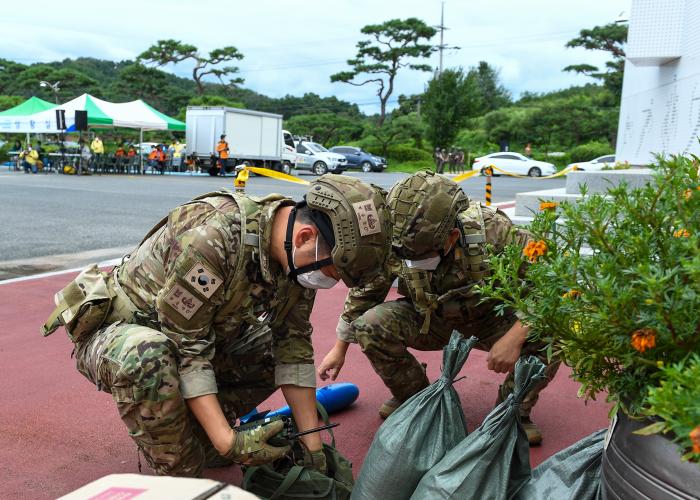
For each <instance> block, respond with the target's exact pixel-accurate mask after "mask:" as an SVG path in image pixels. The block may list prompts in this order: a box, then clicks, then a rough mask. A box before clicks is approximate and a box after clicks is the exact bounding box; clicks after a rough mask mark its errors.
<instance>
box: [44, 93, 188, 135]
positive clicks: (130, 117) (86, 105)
mask: <svg viewBox="0 0 700 500" xmlns="http://www.w3.org/2000/svg"><path fill="white" fill-rule="evenodd" d="M58 109H63V110H65V112H66V126H67V131H68V132H72V131H74V130H75V112H76V111H87V122H88V127H90V128H93V127H102V128H103V127H124V128H135V129H140V130H178V131H184V130H185V124H184V123H183V122H181V121H179V120H176V119H174V118H171V117H169V116H167V115H165V114H163V113H161V112H160V111H158V110H156V109H154V108H152V107H151V106H149V105H148V104H146V103H145V102H143V101H142V100H140V99H139V100H136V101H131V102H123V103H115V102H108V101H103V100H102V99H98V98H97V97H93V96H91V95H90V94H83V95H81V96H79V97H76V98H75V99H73V100H72V101H68V102H67V103H65V104H61V105H60V106H58ZM55 115H56V113H55V111H54V110H47V111H43V112H41V113H38V114H37V115H36V116H35V118H36V119H37V120H39V121H42V120H44V121H45V120H53V125H54V128H55V126H56V124H55V122H56V116H55Z"/></svg>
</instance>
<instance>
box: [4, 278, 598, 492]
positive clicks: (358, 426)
mask: <svg viewBox="0 0 700 500" xmlns="http://www.w3.org/2000/svg"><path fill="white" fill-rule="evenodd" d="M72 276H73V275H71V274H63V275H59V276H52V277H46V278H40V279H35V280H29V281H22V282H15V283H8V284H2V285H0V304H2V305H1V306H0V339H1V340H0V379H1V382H0V403H1V404H2V406H1V407H0V498H7V499H11V498H33V499H41V498H55V497H57V496H59V495H62V494H65V493H68V492H70V491H72V490H74V489H76V488H78V487H80V486H82V485H84V484H86V483H88V482H91V481H94V480H95V479H98V478H100V477H102V476H104V475H107V474H112V473H135V472H138V468H137V453H136V446H135V445H134V443H133V442H132V441H131V439H130V438H129V437H128V435H127V432H126V428H125V427H124V425H123V423H122V422H121V420H120V418H119V415H118V414H117V411H116V409H115V407H114V404H113V403H112V400H111V396H110V395H109V394H106V393H104V392H98V391H97V390H96V389H95V386H93V385H92V384H91V383H90V382H88V381H87V380H86V379H84V378H83V377H82V376H81V375H80V374H79V373H78V372H77V371H76V369H75V362H74V361H73V360H72V359H71V357H70V356H71V350H72V344H71V342H70V341H69V339H68V338H67V336H66V335H65V333H64V332H63V330H62V329H61V330H59V331H57V332H56V333H54V334H53V335H52V336H50V337H48V338H43V337H42V336H41V334H40V333H39V327H40V325H41V324H42V323H43V321H44V320H45V319H46V317H47V316H48V314H49V313H50V311H51V310H52V308H53V294H54V292H55V291H56V290H58V289H60V288H62V287H63V286H64V284H65V283H66V282H67V281H68V280H69V279H70V278H71V277H72ZM345 293H346V289H344V288H343V287H341V286H338V287H336V288H335V289H332V290H327V291H321V292H319V294H318V298H317V300H316V307H315V308H314V311H313V314H312V323H313V325H314V327H315V333H314V346H315V348H316V353H317V354H316V359H317V362H320V360H321V359H322V358H323V355H324V354H325V353H326V352H327V351H328V349H329V348H330V347H331V346H332V345H333V342H334V338H335V325H336V322H337V319H338V316H339V314H340V312H341V311H342V305H343V299H344V297H345ZM392 293H393V292H392ZM353 347H354V348H351V349H350V352H349V353H348V357H347V362H346V365H345V367H344V369H343V371H342V373H341V376H340V378H339V379H338V381H347V382H353V383H355V384H357V385H358V386H359V387H360V397H359V399H358V400H357V401H356V402H355V404H354V405H353V406H351V407H350V408H349V409H347V410H345V411H344V412H342V413H339V414H336V415H334V416H332V418H331V419H332V421H335V422H340V423H341V426H340V427H339V428H337V429H336V437H337V439H338V446H339V449H340V450H341V452H342V453H343V454H345V456H347V457H348V458H349V459H350V460H351V461H352V462H353V464H354V470H355V474H356V475H357V473H358V472H359V470H360V467H361V466H362V460H363V459H364V456H365V454H366V452H367V449H368V448H369V445H370V443H371V442H372V438H373V437H374V434H375V432H376V430H377V428H378V427H379V426H380V425H381V423H382V420H381V419H380V418H379V416H378V415H377V408H378V407H379V405H380V404H381V403H382V401H384V400H385V399H386V398H387V397H388V396H389V394H388V391H387V390H386V389H385V388H384V386H383V385H382V383H381V381H380V379H379V377H378V376H377V375H376V374H375V373H374V372H373V371H372V368H371V366H370V364H369V362H368V361H367V360H366V358H365V357H364V356H363V354H362V352H361V351H360V350H359V348H357V347H356V346H353ZM418 357H419V358H420V359H421V360H422V361H426V362H427V363H428V376H429V377H430V379H431V380H435V379H437V378H438V377H439V375H440V363H441V353H440V352H421V353H418ZM569 373H570V371H569V370H568V369H567V368H562V369H561V370H560V371H559V374H558V375H557V378H556V380H555V381H554V382H553V383H552V384H551V385H550V386H549V387H548V388H547V389H546V390H545V391H544V392H543V394H542V397H541V398H540V401H539V404H538V405H537V407H536V408H535V410H534V412H533V420H534V421H535V422H537V424H539V426H540V427H541V428H542V430H543V433H544V443H543V444H542V446H540V447H538V448H533V449H532V450H531V454H530V456H531V462H532V465H533V467H534V466H535V465H537V464H538V463H540V462H542V461H543V460H544V459H545V458H547V457H549V456H550V455H552V454H554V453H556V452H557V451H559V450H561V449H562V448H565V447H567V446H569V445H570V444H572V443H574V442H576V441H577V440H579V439H581V438H582V437H584V436H586V435H588V434H590V433H591V432H593V431H595V430H598V429H600V428H602V427H606V426H607V412H608V405H606V404H605V403H603V402H589V403H588V404H584V402H583V401H582V400H580V399H578V398H577V397H576V391H577V388H578V385H577V384H575V383H574V382H573V381H572V380H571V379H570V378H569ZM462 375H466V376H467V377H466V379H464V380H461V381H459V382H457V383H456V384H455V388H456V389H457V392H458V393H459V395H460V398H461V400H462V407H463V408H464V412H465V415H466V417H467V422H468V424H469V429H470V430H472V429H474V428H476V427H477V426H478V425H479V424H480V423H481V421H482V420H483V418H484V417H485V416H486V414H487V413H488V411H489V410H490V409H491V407H492V405H493V403H494V401H495V399H496V389H497V387H498V384H499V383H500V382H501V381H502V379H503V375H497V374H494V373H493V372H490V371H488V370H487V369H486V354H485V353H483V352H480V351H473V352H472V354H471V355H470V357H469V359H468V360H467V363H466V366H465V368H464V369H463V370H462ZM321 384H322V383H321V382H320V381H319V385H321ZM282 404H283V399H282V396H281V394H280V393H279V391H278V392H277V393H276V394H274V395H273V396H272V397H271V398H270V399H269V400H268V401H267V402H266V403H264V404H262V405H260V407H259V409H261V410H263V409H274V408H277V407H279V406H281V405H282ZM141 462H142V464H143V473H150V469H149V468H148V465H147V464H146V463H145V461H143V459H142V460H141ZM205 475H206V476H207V477H210V478H213V479H218V480H224V481H228V482H231V483H233V484H236V485H238V484H240V477H241V476H240V471H239V469H238V468H237V467H230V468H227V469H214V470H211V471H207V472H206V473H205Z"/></svg>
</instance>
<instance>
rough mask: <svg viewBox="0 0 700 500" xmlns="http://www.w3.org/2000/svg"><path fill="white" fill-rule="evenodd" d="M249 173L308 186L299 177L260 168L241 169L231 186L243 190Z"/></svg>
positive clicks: (307, 182)
mask: <svg viewBox="0 0 700 500" xmlns="http://www.w3.org/2000/svg"><path fill="white" fill-rule="evenodd" d="M250 172H253V173H254V174H258V175H264V176H265V177H271V178H272V179H278V180H280V181H286V182H293V183H294V184H303V185H304V186H308V185H309V184H310V182H309V181H305V180H304V179H300V178H299V177H294V176H293V175H289V174H285V173H283V172H278V171H277V170H271V169H269V168H261V167H248V166H246V167H243V168H242V169H241V170H240V171H239V172H238V175H236V180H234V181H233V185H234V187H235V188H236V190H237V191H243V190H245V184H246V182H247V181H248V178H249V177H250Z"/></svg>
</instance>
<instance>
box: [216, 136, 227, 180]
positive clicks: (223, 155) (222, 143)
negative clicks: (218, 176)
mask: <svg viewBox="0 0 700 500" xmlns="http://www.w3.org/2000/svg"><path fill="white" fill-rule="evenodd" d="M228 151H229V149H228V142H226V134H221V139H220V140H219V144H217V145H216V153H217V154H218V155H219V163H220V164H221V171H222V172H226V160H228Z"/></svg>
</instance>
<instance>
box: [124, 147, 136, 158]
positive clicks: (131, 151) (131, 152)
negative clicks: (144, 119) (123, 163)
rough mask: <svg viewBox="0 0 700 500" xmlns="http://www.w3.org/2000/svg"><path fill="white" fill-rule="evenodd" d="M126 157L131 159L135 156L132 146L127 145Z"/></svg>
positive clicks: (134, 149)
mask: <svg viewBox="0 0 700 500" xmlns="http://www.w3.org/2000/svg"><path fill="white" fill-rule="evenodd" d="M126 156H128V157H129V158H133V157H134V156H136V148H135V147H134V145H133V144H129V150H128V151H127V152H126Z"/></svg>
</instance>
